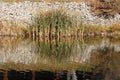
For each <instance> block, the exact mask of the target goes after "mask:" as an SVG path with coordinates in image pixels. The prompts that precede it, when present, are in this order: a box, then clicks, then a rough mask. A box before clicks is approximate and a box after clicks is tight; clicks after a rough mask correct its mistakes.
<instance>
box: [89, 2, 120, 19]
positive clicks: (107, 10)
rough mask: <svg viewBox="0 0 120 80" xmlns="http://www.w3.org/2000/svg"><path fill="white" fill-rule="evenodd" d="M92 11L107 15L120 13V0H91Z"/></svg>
mask: <svg viewBox="0 0 120 80" xmlns="http://www.w3.org/2000/svg"><path fill="white" fill-rule="evenodd" d="M91 6H92V7H93V8H92V9H93V10H92V11H93V12H95V13H96V14H98V15H104V16H105V17H108V16H114V15H115V14H117V13H120V0H91Z"/></svg>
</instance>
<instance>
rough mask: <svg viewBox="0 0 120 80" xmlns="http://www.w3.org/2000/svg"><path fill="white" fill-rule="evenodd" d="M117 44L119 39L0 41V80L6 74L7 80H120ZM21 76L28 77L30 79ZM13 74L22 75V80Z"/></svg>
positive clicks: (3, 38) (119, 49)
mask: <svg viewBox="0 0 120 80" xmlns="http://www.w3.org/2000/svg"><path fill="white" fill-rule="evenodd" d="M119 40H120V38H119V37H115V38H113V37H110V38H104V37H102V38H100V37H98V38H79V39H57V40H51V41H50V40H38V39H37V40H32V39H23V38H16V37H0V69H1V70H0V76H1V75H2V74H3V76H2V77H1V79H0V80H2V79H4V80H6V78H5V73H6V74H7V79H8V80H13V79H12V78H11V77H10V76H12V77H13V78H14V79H15V80H19V79H20V80H48V78H47V77H49V76H50V75H51V74H52V75H53V77H52V78H51V79H50V80H87V79H88V80H119V79H120V58H119V57H120V41H119ZM22 73H23V74H26V75H28V74H30V75H29V77H31V78H30V79H27V77H26V75H22ZM49 73H50V74H49ZM13 74H14V75H16V76H18V75H19V76H20V75H21V76H22V77H21V78H22V79H21V78H20V77H17V78H15V77H16V76H13ZM35 74H36V75H38V76H35ZM40 76H41V77H40ZM57 76H58V77H57ZM36 77H37V78H36ZM44 77H45V78H44ZM61 77H62V78H63V79H60V78H61ZM18 78H19V79H18ZM57 78H58V79H57Z"/></svg>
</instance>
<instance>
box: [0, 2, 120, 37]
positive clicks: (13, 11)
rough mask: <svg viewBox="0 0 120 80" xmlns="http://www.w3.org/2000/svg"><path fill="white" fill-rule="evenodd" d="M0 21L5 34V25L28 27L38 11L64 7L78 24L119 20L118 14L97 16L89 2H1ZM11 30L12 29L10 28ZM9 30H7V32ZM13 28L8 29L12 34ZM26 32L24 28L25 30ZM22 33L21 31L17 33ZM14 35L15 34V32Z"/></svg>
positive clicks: (113, 22)
mask: <svg viewBox="0 0 120 80" xmlns="http://www.w3.org/2000/svg"><path fill="white" fill-rule="evenodd" d="M0 4H1V6H0V21H1V24H2V26H6V29H5V30H2V29H1V31H3V32H2V33H0V34H1V35H5V34H4V32H5V33H6V30H7V27H8V26H9V27H10V29H11V26H12V27H13V26H15V29H16V27H17V28H18V27H22V29H24V27H25V29H26V28H28V27H30V26H31V25H32V23H33V19H34V17H35V16H36V13H37V12H38V11H43V12H44V11H49V10H59V9H64V10H65V11H66V12H67V14H68V15H69V16H72V17H73V18H74V21H76V22H78V23H79V24H81V23H82V24H85V25H86V24H87V25H97V26H98V25H99V27H101V26H103V27H108V26H112V25H114V24H117V23H119V22H120V15H119V14H116V15H114V17H110V18H107V19H106V18H105V17H104V16H102V17H99V16H97V15H96V14H95V13H93V12H91V10H92V9H91V8H92V7H91V6H90V4H89V2H45V1H42V2H30V1H24V2H11V3H10V2H1V3H0ZM20 29H21V28H20ZM11 30H13V29H11ZM9 31H10V30H8V31H7V33H9ZM15 31H17V32H18V31H19V30H14V31H10V33H11V32H12V33H13V34H12V35H14V33H15ZM25 32H26V30H25ZM19 34H20V35H21V34H24V31H23V32H20V33H19ZM15 35H16V34H15Z"/></svg>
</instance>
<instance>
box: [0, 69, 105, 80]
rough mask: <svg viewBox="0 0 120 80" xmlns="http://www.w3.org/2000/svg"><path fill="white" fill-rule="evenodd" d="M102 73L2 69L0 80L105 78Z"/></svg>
mask: <svg viewBox="0 0 120 80" xmlns="http://www.w3.org/2000/svg"><path fill="white" fill-rule="evenodd" d="M104 79H105V78H104V75H103V74H102V73H99V74H95V75H93V73H92V72H86V71H78V70H77V71H70V72H69V71H58V72H52V71H15V70H10V71H1V72H0V80H104Z"/></svg>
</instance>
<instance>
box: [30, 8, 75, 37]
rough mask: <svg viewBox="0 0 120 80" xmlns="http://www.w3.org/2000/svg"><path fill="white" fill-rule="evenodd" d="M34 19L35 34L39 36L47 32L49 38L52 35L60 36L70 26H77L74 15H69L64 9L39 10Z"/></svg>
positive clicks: (32, 27)
mask: <svg viewBox="0 0 120 80" xmlns="http://www.w3.org/2000/svg"><path fill="white" fill-rule="evenodd" d="M33 20H34V21H33V25H32V26H31V30H32V31H33V32H35V35H38V36H39V35H41V34H42V36H45V34H48V35H49V38H51V37H52V36H54V37H58V36H60V35H61V34H62V33H63V32H66V30H67V29H68V28H71V27H74V26H75V21H74V20H73V17H72V16H70V15H68V14H67V12H66V11H65V10H63V9H60V10H48V11H44V12H42V11H38V14H37V15H36V17H34V19H33ZM61 31H62V32H61ZM33 32H32V33H33Z"/></svg>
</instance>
